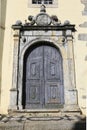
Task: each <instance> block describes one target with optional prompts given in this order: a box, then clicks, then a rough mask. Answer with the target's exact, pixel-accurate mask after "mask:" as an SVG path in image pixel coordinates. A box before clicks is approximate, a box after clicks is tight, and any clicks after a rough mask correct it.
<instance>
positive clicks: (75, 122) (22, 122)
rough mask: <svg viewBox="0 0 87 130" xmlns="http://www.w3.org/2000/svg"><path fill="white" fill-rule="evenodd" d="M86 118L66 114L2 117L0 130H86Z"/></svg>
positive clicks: (0, 118) (0, 116)
mask: <svg viewBox="0 0 87 130" xmlns="http://www.w3.org/2000/svg"><path fill="white" fill-rule="evenodd" d="M85 119H86V118H85V116H83V115H80V114H77V113H76V114H69V113H64V114H62V115H61V114H60V115H59V116H50V115H44V116H37V115H36V116H35V114H34V115H32V114H28V113H27V114H26V115H25V114H24V115H23V114H11V115H0V130H86V120H85Z"/></svg>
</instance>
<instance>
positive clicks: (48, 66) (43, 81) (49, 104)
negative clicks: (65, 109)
mask: <svg viewBox="0 0 87 130" xmlns="http://www.w3.org/2000/svg"><path fill="white" fill-rule="evenodd" d="M25 58H26V60H25V63H24V70H25V71H24V75H26V76H25V80H24V84H25V86H24V90H23V91H25V96H24V97H25V99H24V100H25V108H26V109H35V108H58V107H60V106H61V105H63V103H64V93H63V91H64V88H63V67H62V57H61V54H60V52H59V51H58V49H56V48H55V47H53V46H49V45H41V46H37V47H34V49H32V50H31V52H30V53H28V52H27V56H25ZM24 100H23V101H24Z"/></svg>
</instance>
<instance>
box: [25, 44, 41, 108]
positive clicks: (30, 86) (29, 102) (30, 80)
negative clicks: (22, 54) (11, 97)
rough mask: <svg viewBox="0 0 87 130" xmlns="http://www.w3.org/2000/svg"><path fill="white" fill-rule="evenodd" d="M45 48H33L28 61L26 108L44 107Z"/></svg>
mask: <svg viewBox="0 0 87 130" xmlns="http://www.w3.org/2000/svg"><path fill="white" fill-rule="evenodd" d="M42 78H43V48H42V46H41V47H38V48H35V49H34V50H32V52H31V53H30V54H29V56H28V58H27V63H26V108H42V94H43V93H42V90H43V82H42Z"/></svg>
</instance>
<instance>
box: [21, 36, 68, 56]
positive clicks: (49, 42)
mask: <svg viewBox="0 0 87 130" xmlns="http://www.w3.org/2000/svg"><path fill="white" fill-rule="evenodd" d="M42 44H43V45H49V46H54V47H55V48H57V49H58V50H59V52H60V54H61V56H62V58H66V57H67V55H66V52H65V49H64V47H61V45H60V44H59V43H58V42H57V41H55V40H53V39H46V38H45V39H44V38H43V39H42V38H41V39H39V38H36V39H34V40H32V41H30V42H28V43H27V44H25V46H24V47H23V49H22V51H21V53H20V57H24V55H25V53H26V51H27V50H28V49H29V48H32V47H34V46H37V45H42Z"/></svg>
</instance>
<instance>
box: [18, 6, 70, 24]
mask: <svg viewBox="0 0 87 130" xmlns="http://www.w3.org/2000/svg"><path fill="white" fill-rule="evenodd" d="M28 21H29V22H27V20H25V24H23V25H25V26H26V25H27V26H31V25H38V26H49V25H54V26H57V25H58V26H59V25H62V24H61V21H60V20H59V19H58V18H57V16H56V15H52V16H49V15H48V14H47V13H46V7H45V5H44V4H42V5H41V8H40V13H39V14H37V15H36V16H32V15H29V16H28ZM67 24H70V23H69V22H68V23H67ZM16 25H22V23H21V21H20V20H18V21H17V22H16ZM63 25H64V24H63Z"/></svg>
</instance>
